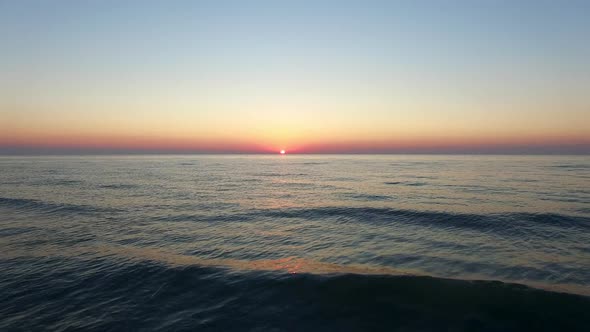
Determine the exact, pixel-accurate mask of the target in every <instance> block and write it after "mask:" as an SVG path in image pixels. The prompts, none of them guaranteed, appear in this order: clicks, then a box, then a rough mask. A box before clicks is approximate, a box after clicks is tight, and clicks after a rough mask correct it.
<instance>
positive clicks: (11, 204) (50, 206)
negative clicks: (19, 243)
mask: <svg viewBox="0 0 590 332" xmlns="http://www.w3.org/2000/svg"><path fill="white" fill-rule="evenodd" d="M0 207H8V208H13V209H18V210H19V211H26V212H37V213H47V214H56V213H62V214H68V213H73V214H77V215H80V214H102V213H105V212H116V211H117V210H115V209H104V208H99V207H96V206H91V205H77V204H66V203H50V202H45V201H40V200H35V199H26V198H6V197H0Z"/></svg>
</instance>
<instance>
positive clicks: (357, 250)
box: [0, 155, 590, 331]
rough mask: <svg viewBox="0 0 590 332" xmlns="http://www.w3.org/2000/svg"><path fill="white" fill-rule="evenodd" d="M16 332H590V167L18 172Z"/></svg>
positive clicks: (6, 321) (241, 165)
mask: <svg viewBox="0 0 590 332" xmlns="http://www.w3.org/2000/svg"><path fill="white" fill-rule="evenodd" d="M0 248H1V251H0V263H1V268H2V269H1V270H2V271H1V272H0V330H2V331H5V330H68V329H87V330H91V329H94V330H139V329H144V330H185V329H186V330H194V329H200V330H259V331H268V330H273V329H274V330H295V331H297V330H303V329H311V330H331V331H342V330H374V329H378V330H379V329H383V330H396V329H397V330H404V331H430V330H459V331H461V330H478V331H520V330H556V329H558V330H580V331H583V330H586V331H587V328H588V327H589V326H590V318H589V316H588V315H587V313H588V312H590V297H589V296H590V158H589V157H584V156H577V157H573V156H571V157H570V156H559V157H554V156H551V157H545V156H526V157H525V156H293V155H291V156H284V157H281V156H112V157H111V156H100V157H98V156H83V157H2V158H0Z"/></svg>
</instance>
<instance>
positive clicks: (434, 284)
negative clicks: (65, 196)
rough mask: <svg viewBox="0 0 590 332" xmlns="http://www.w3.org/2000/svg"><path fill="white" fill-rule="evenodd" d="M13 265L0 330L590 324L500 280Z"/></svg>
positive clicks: (149, 265) (569, 299)
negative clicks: (38, 267) (40, 267)
mask: <svg viewBox="0 0 590 332" xmlns="http://www.w3.org/2000/svg"><path fill="white" fill-rule="evenodd" d="M6 266H7V267H9V269H7V270H5V272H6V273H5V274H4V276H3V277H2V278H0V290H2V292H1V293H0V294H2V295H1V296H0V297H1V299H2V306H0V314H1V315H2V317H4V319H3V320H2V321H0V329H1V330H14V329H23V330H37V329H42V328H47V327H50V328H52V329H57V330H59V329H65V328H70V329H76V328H78V329H84V330H112V329H122V328H124V329H126V330H139V329H146V330H155V331H158V330H183V329H199V330H222V331H238V330H239V331H243V330H259V331H263V330H264V331H265V330H280V331H282V330H286V331H291V330H329V331H362V330H394V331H441V330H457V331H467V330H478V331H556V330H563V331H566V330H567V331H585V330H586V328H587V327H588V326H589V324H590V316H588V315H587V312H588V311H589V310H590V298H589V297H585V296H580V295H572V294H565V293H557V292H550V291H545V290H539V289H533V288H530V287H526V286H522V285H517V284H508V283H502V282H495V281H468V280H453V279H443V278H433V277H423V276H392V275H361V274H350V273H346V274H327V275H317V274H310V273H301V274H300V273H280V272H260V271H254V272H235V271H230V270H227V269H223V268H214V267H203V266H198V265H189V266H169V265H166V264H162V263H154V262H153V261H149V260H148V261H140V262H129V261H126V262H121V261H115V260H112V259H108V258H103V259H93V260H89V261H80V260H74V259H71V260H66V261H65V262H64V261H49V260H48V261H45V262H43V264H40V265H35V266H44V267H45V268H43V269H35V268H31V267H30V264H28V262H25V261H19V260H14V259H13V260H10V261H8V262H7V263H6ZM48 267H52V268H48ZM33 290H34V291H33Z"/></svg>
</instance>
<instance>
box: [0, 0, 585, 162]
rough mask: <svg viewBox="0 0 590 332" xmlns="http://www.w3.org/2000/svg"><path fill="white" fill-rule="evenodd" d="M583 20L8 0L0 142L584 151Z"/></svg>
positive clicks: (328, 4) (532, 12) (2, 21)
mask: <svg viewBox="0 0 590 332" xmlns="http://www.w3.org/2000/svg"><path fill="white" fill-rule="evenodd" d="M320 3H321V4H320ZM589 16H590V1H539V0H537V1H500V0H497V1H483V0H482V1H444V0H442V1H434V0H433V1H345V0H340V1H278V0H276V1H224V0H221V1H220V0H216V1H77V0H76V1H74V0H73V1H59V0H56V1H41V0H39V1H23V0H13V1H7V0H0V42H1V44H0V45H1V46H0V47H1V48H2V51H1V52H0V73H2V74H1V75H0V153H21V152H22V153H27V152H29V153H40V152H44V153H45V152H60V153H61V152H276V151H278V150H280V149H286V150H287V151H288V152H291V153H293V152H300V153H319V152H337V153H346V152H354V153H357V152H361V153H362V152H403V153H413V152H417V153H421V152H428V153H437V152H440V153H453V152H456V153H464V152H468V153H590V19H589Z"/></svg>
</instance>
